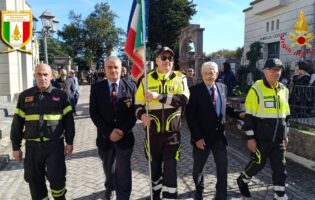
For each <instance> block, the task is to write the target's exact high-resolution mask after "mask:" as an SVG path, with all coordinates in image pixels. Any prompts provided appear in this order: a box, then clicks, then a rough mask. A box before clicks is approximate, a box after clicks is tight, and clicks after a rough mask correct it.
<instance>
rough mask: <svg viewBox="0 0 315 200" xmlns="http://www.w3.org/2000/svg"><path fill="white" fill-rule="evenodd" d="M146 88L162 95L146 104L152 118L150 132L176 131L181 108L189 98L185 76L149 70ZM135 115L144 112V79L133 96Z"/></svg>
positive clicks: (139, 115)
mask: <svg viewBox="0 0 315 200" xmlns="http://www.w3.org/2000/svg"><path fill="white" fill-rule="evenodd" d="M147 78H148V90H150V91H151V92H157V93H159V94H161V95H162V96H163V98H162V99H161V100H153V101H151V102H150V103H149V104H148V107H149V116H150V117H151V118H152V121H151V125H150V132H151V133H165V132H178V131H179V129H180V119H181V114H182V113H181V112H182V108H183V107H185V106H186V104H187V102H188V98H189V89H188V86H187V80H186V76H184V75H183V74H182V73H180V72H173V71H171V72H170V73H169V74H161V73H158V72H157V70H154V71H151V72H149V73H148V75H147ZM135 104H136V116H137V118H138V119H140V118H141V115H142V114H143V113H145V91H144V80H143V81H142V83H141V84H140V85H139V88H138V90H137V92H136V96H135Z"/></svg>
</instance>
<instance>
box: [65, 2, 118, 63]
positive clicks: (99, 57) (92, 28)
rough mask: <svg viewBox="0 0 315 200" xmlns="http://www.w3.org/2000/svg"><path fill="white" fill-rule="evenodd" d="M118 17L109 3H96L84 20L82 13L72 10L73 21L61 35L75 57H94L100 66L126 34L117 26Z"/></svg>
mask: <svg viewBox="0 0 315 200" xmlns="http://www.w3.org/2000/svg"><path fill="white" fill-rule="evenodd" d="M116 17H117V15H116V14H115V13H114V12H113V11H111V10H110V6H109V5H108V3H98V4H96V5H95V7H94V11H93V12H92V13H91V14H89V15H88V16H87V18H86V19H84V20H83V19H82V17H81V15H80V14H75V13H74V12H73V11H71V12H70V14H69V19H70V20H71V22H70V24H69V25H64V27H63V30H62V31H60V32H59V35H60V36H61V37H62V38H63V40H64V41H65V44H66V45H67V46H68V50H69V53H70V54H71V55H73V57H75V58H77V57H84V58H85V59H86V60H90V59H91V58H93V61H94V62H96V63H97V68H99V67H100V66H101V65H102V61H103V59H104V58H105V57H107V56H109V55H111V53H112V51H113V50H114V49H115V48H117V46H118V45H119V41H120V37H121V36H122V35H123V34H124V31H123V30H122V29H121V28H117V27H116V26H115V18H116Z"/></svg>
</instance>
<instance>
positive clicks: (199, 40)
mask: <svg viewBox="0 0 315 200" xmlns="http://www.w3.org/2000/svg"><path fill="white" fill-rule="evenodd" d="M204 30H205V29H204V28H200V25H199V24H190V25H189V26H187V27H185V28H183V29H182V31H181V34H180V36H179V65H180V67H181V68H182V69H185V70H187V68H189V67H192V68H194V69H195V79H196V80H197V82H200V81H201V72H200V71H201V70H200V69H201V65H202V62H203V58H204V56H203V31H204ZM190 42H193V44H194V49H195V52H189V51H188V50H189V49H188V46H189V43H190Z"/></svg>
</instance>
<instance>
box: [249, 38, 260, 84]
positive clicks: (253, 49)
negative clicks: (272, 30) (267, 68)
mask: <svg viewBox="0 0 315 200" xmlns="http://www.w3.org/2000/svg"><path fill="white" fill-rule="evenodd" d="M262 47H263V46H262V43H261V42H259V41H257V42H254V43H252V44H251V45H250V46H249V51H248V52H247V53H246V58H247V60H248V61H249V64H248V68H249V71H250V72H251V73H252V75H253V79H254V81H256V80H258V79H260V78H261V77H262V73H261V71H260V70H259V69H257V67H256V62H257V61H258V60H259V58H260V56H261V51H260V50H261V48H262Z"/></svg>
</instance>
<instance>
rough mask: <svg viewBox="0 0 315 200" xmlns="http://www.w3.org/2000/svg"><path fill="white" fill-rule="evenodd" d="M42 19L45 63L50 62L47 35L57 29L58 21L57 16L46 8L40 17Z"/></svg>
mask: <svg viewBox="0 0 315 200" xmlns="http://www.w3.org/2000/svg"><path fill="white" fill-rule="evenodd" d="M39 18H40V19H41V21H42V26H43V28H42V32H41V33H42V35H43V37H44V57H45V63H46V64H48V53H47V37H49V36H50V34H52V33H54V32H56V31H57V25H58V23H59V22H58V21H57V20H56V19H55V16H54V15H52V14H51V13H50V12H49V11H47V10H45V11H44V12H43V13H42V15H41V16H40V17H39Z"/></svg>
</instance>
